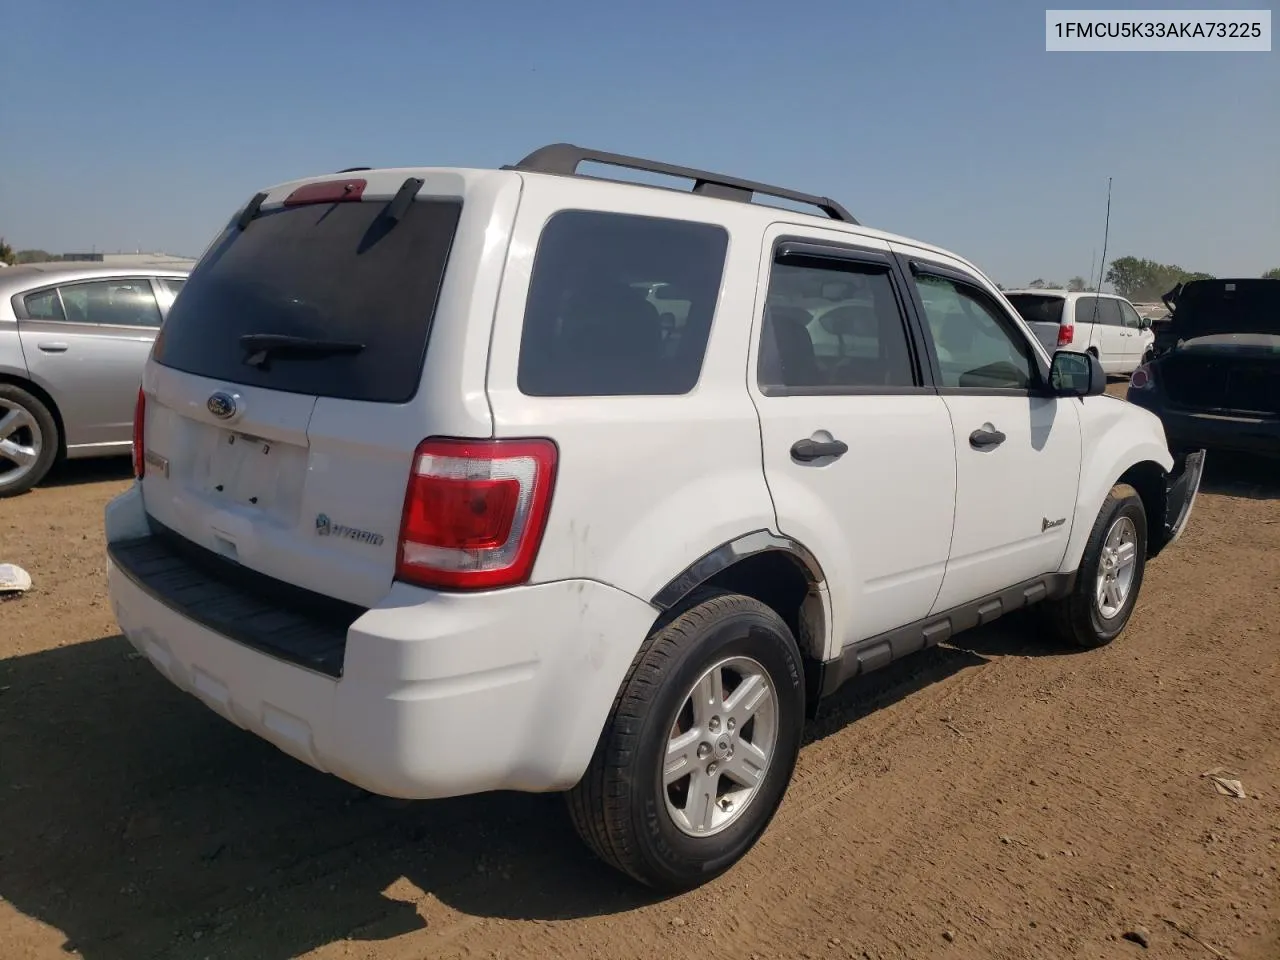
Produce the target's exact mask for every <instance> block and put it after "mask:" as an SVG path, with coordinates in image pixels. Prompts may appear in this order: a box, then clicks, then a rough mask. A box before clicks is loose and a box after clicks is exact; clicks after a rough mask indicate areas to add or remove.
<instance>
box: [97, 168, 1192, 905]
mask: <svg viewBox="0 0 1280 960" xmlns="http://www.w3.org/2000/svg"><path fill="white" fill-rule="evenodd" d="M585 161H592V162H594V163H596V164H600V165H603V166H604V167H606V168H608V167H610V166H612V167H626V168H636V169H641V170H647V171H650V172H653V173H661V174H668V175H672V176H676V177H683V178H685V179H687V180H691V181H693V184H694V186H693V189H692V190H690V191H684V190H678V189H665V188H657V187H651V186H641V185H637V184H631V183H625V182H618V181H616V180H612V181H611V180H608V179H602V178H597V177H587V176H584V175H582V174H581V173H580V172H579V166H580V164H581V163H583V162H585ZM756 196H763V197H772V198H775V199H780V200H785V201H788V202H790V203H793V204H796V205H802V204H805V205H808V206H809V207H812V208H813V213H812V214H805V213H793V212H791V211H790V210H786V209H781V208H779V207H775V206H766V205H764V204H760V203H756V202H754V199H755V197H756ZM1103 383H1104V374H1103V371H1102V369H1101V367H1100V365H1099V363H1098V361H1097V359H1096V358H1092V357H1089V356H1086V355H1084V354H1081V353H1066V352H1062V353H1058V354H1056V355H1055V356H1053V357H1050V356H1049V355H1048V354H1047V353H1046V352H1045V351H1044V349H1043V348H1042V347H1041V346H1040V344H1039V343H1038V342H1037V340H1036V339H1035V337H1034V336H1033V335H1032V334H1031V332H1030V331H1029V330H1028V328H1027V326H1026V324H1025V322H1023V321H1022V319H1021V318H1020V317H1019V316H1018V314H1017V313H1016V311H1014V310H1013V308H1012V307H1011V306H1010V304H1009V303H1008V301H1007V300H1005V299H1004V298H1003V297H1002V296H1001V294H1000V293H999V291H998V290H997V289H996V288H995V286H994V285H993V284H992V283H991V282H990V281H989V280H988V279H987V278H986V277H985V276H984V275H983V274H982V273H981V272H980V271H978V270H977V269H976V268H975V267H974V266H973V265H972V264H970V263H968V262H967V261H965V260H963V259H961V258H959V257H957V256H955V255H953V254H950V253H947V252H945V251H943V250H940V249H938V248H936V247H933V246H928V245H925V244H921V243H917V242H914V241H910V240H906V239H902V238H900V237H896V236H892V235H889V234H886V233H882V232H880V231H877V230H872V229H868V228H866V227H863V226H860V225H859V224H858V222H857V221H856V220H855V219H854V218H853V217H852V216H850V215H849V213H848V212H847V211H846V210H845V209H844V208H843V207H841V206H840V205H839V204H837V203H835V202H833V201H831V200H827V199H825V198H821V197H814V196H808V195H805V194H800V193H796V192H794V191H789V190H784V189H781V188H776V187H770V186H766V185H763V184H757V183H751V182H748V181H743V180H738V179H735V178H731V177H724V176H718V175H715V174H711V173H707V172H705V171H697V170H687V169H684V168H680V167H673V166H669V165H666V164H661V163H655V162H652V161H646V160H640V159H636V158H632V157H622V156H618V155H614V154H608V153H601V152H597V151H591V150H585V149H581V148H577V147H573V146H570V145H565V144H560V145H554V146H552V147H546V148H543V149H541V150H539V151H536V152H535V153H533V154H531V155H530V156H529V157H527V158H526V159H525V160H523V161H522V162H520V163H519V164H517V165H515V166H513V167H510V168H506V169H502V170H471V169H439V168H421V169H417V168H415V169H399V170H364V169H361V170H351V171H344V172H342V173H341V174H337V175H328V176H322V177H316V178H311V179H307V180H301V181H296V182H292V183H287V184H284V185H281V186H277V187H273V188H271V189H269V190H266V191H264V192H262V193H259V194H257V195H256V196H254V197H253V198H252V200H251V201H249V202H248V203H247V204H246V205H245V206H244V207H243V209H241V210H239V211H238V212H237V213H236V214H235V215H234V216H233V217H232V218H231V220H230V222H229V223H228V224H227V226H226V228H225V229H224V230H223V231H222V233H221V234H220V235H219V236H218V237H217V238H216V239H215V240H214V242H213V243H212V244H211V246H210V248H209V250H208V251H207V252H206V253H205V255H204V256H203V257H202V258H201V260H200V261H199V263H198V264H197V265H196V267H195V269H194V270H193V271H192V273H191V276H190V279H189V281H188V283H187V287H186V289H185V290H184V292H183V295H182V296H181V297H180V298H178V300H177V301H176V302H175V304H174V306H173V309H172V312H171V313H170V314H169V316H168V318H167V319H166V322H165V323H164V325H163V327H162V329H161V331H160V333H159V335H158V338H157V340H156V344H155V348H154V353H153V356H152V358H151V359H150V361H149V362H148V364H147V366H146V369H145V372H144V376H143V382H142V390H141V392H140V394H139V396H138V403H137V417H136V428H135V429H136V436H135V472H136V475H137V480H136V482H135V483H134V484H133V485H132V486H131V487H130V489H129V490H128V492H126V493H124V494H123V495H121V496H120V497H118V498H117V499H116V500H114V501H113V502H112V503H111V504H110V505H109V506H108V508H107V513H106V528H107V540H108V550H109V578H110V589H111V596H112V600H113V603H114V608H115V612H116V616H117V617H118V619H119V621H120V624H121V627H122V629H123V631H124V633H125V634H126V635H127V636H128V638H129V640H130V641H131V642H132V643H133V644H134V645H135V646H136V647H137V649H138V650H140V651H141V652H142V653H143V654H145V655H146V657H147V658H148V659H149V660H150V661H151V662H152V663H153V664H154V665H155V666H156V667H157V668H158V669H159V670H160V671H161V672H162V673H163V674H164V675H165V676H166V677H168V678H169V679H170V680H171V681H172V682H173V683H174V684H176V685H177V686H179V687H181V688H182V689H184V690H186V691H188V692H190V693H191V694H193V695H194V696H196V697H199V698H200V699H201V700H202V701H203V702H204V703H205V704H207V705H208V706H209V707H210V708H211V709H212V710H214V711H216V712H217V713H219V714H221V715H222V716H223V717H225V718H226V719H228V720H230V721H231V722H233V723H235V724H237V725H239V726H241V727H244V728H245V729H247V730H250V731H252V732H254V733H256V734H257V735H259V736H261V737H264V738H266V739H267V740H269V741H270V742H272V743H274V744H275V745H277V746H278V747H279V748H280V749H281V750H283V751H285V752H286V753H289V754H291V755H292V756H294V757H296V758H298V759H299V760H301V761H303V762H304V763H308V764H310V765H311V766H313V767H316V768H318V769H320V770H323V771H328V772H330V773H332V774H333V775H335V776H338V777H341V778H343V779H345V780H348V781H350V782H352V783H354V784H357V785H359V786H361V787H363V788H365V789H367V790H370V791H373V792H376V793H379V794H385V795H391V796H396V797H408V798H432V797H444V796H456V795H460V794H469V793H476V792H480V791H487V790H496V789H509V790H521V791H564V792H566V793H567V795H568V799H569V810H570V812H571V815H572V818H573V820H574V822H575V823H576V825H577V828H578V830H579V832H580V834H581V835H582V837H583V839H584V840H585V841H586V842H587V843H588V844H589V845H590V847H591V848H592V849H593V850H594V851H595V852H596V853H597V854H598V855H599V856H600V857H602V858H603V859H604V860H605V861H607V862H609V863H611V864H612V865H614V866H615V867H617V868H619V869H621V870H623V871H625V872H626V873H628V874H629V875H631V876H632V877H634V878H636V879H638V880H640V881H642V882H645V883H648V884H651V885H654V886H657V887H661V888H666V889H680V888H687V887H691V886H695V885H697V884H699V883H701V882H704V881H705V880H707V879H709V878H711V877H714V876H716V875H717V874H718V873H721V872H722V871H724V870H726V869H728V868H729V867H730V866H731V865H732V864H733V863H734V862H736V861H737V859H738V858H740V857H741V856H742V855H743V854H744V853H745V852H746V851H747V850H748V849H749V848H750V847H751V845H752V844H753V843H754V842H755V841H756V839H757V838H758V837H759V836H760V834H761V833H762V832H763V831H764V830H765V829H766V827H767V826H768V824H769V821H770V819H771V817H772V816H773V814H774V811H775V810H776V809H777V806H778V804H779V802H780V801H781V799H782V796H783V793H784V791H785V789H786V787H787V783H788V781H789V779H790V778H791V774H792V769H793V766H794V764H795V761H796V755H797V752H798V751H799V748H800V742H801V730H802V726H803V723H804V720H805V717H806V714H807V712H810V711H812V709H813V708H814V706H815V704H816V703H818V701H819V700H820V699H821V698H822V697H824V696H826V695H828V694H830V693H832V692H833V691H834V690H836V689H837V688H838V687H839V686H840V685H841V684H842V683H843V682H844V681H846V680H848V679H850V678H852V677H855V676H858V675H861V674H863V673H866V672H868V671H871V670H875V669H877V668H879V667H882V666H884V665H885V664H887V663H889V662H890V661H892V660H894V659H896V658H898V657H901V656H903V655H905V654H908V653H911V652H913V651H916V650H920V649H922V648H925V647H929V646H932V645H933V644H936V643H938V642H939V641H942V640H945V639H947V638H948V637H950V636H951V635H953V634H954V633H956V632H958V631H961V630H964V629H967V628H969V627H972V626H974V625H976V624H978V623H983V622H987V621H989V620H991V619H993V618H995V617H997V616H1000V615H1001V614H1003V613H1006V612H1008V611H1010V610H1013V609H1016V608H1020V607H1024V606H1027V605H1030V604H1037V605H1038V606H1039V608H1040V609H1041V610H1043V611H1044V613H1045V617H1044V623H1045V625H1046V631H1047V632H1050V633H1052V634H1053V635H1055V636H1057V637H1060V638H1062V639H1063V640H1065V641H1067V642H1070V643H1074V644H1078V645H1083V646H1086V647H1094V646H1099V645H1101V644H1105V643H1108V642H1109V641H1111V640H1112V639H1113V638H1115V637H1116V636H1117V635H1118V634H1119V633H1120V632H1121V630H1122V629H1123V628H1124V626H1125V624H1126V622H1127V621H1128V619H1129V616H1130V614H1131V612H1132V611H1133V608H1134V604H1135V603H1136V602H1137V600H1138V596H1139V591H1140V589H1141V586H1142V577H1143V570H1144V566H1145V564H1146V562H1147V560H1148V559H1149V558H1151V557H1153V556H1155V555H1156V554H1158V553H1159V552H1160V551H1161V550H1163V549H1165V548H1166V547H1167V546H1168V545H1169V544H1170V543H1172V542H1173V541H1174V540H1175V539H1176V538H1177V537H1178V536H1179V535H1180V533H1181V531H1182V530H1183V528H1184V526H1185V524H1186V522H1187V517H1188V515H1189V513H1190V511H1191V508H1192V504H1193V501H1194V498H1195V493H1196V490H1197V488H1198V485H1199V478H1200V469H1201V463H1202V454H1201V453H1199V452H1192V453H1190V454H1187V455H1185V456H1182V457H1180V458H1178V459H1175V458H1174V457H1173V456H1171V455H1170V452H1169V450H1168V447H1167V444H1166V441H1165V436H1164V433H1163V431H1162V428H1161V426H1160V422H1159V420H1158V419H1157V418H1156V417H1154V416H1153V415H1151V414H1150V413H1148V412H1146V411H1144V410H1141V409H1139V408H1137V407H1134V406H1132V405H1130V404H1127V403H1125V402H1123V401H1121V400H1118V399H1113V398H1111V397H1108V396H1104V395H1101V392H1102V389H1103Z"/></svg>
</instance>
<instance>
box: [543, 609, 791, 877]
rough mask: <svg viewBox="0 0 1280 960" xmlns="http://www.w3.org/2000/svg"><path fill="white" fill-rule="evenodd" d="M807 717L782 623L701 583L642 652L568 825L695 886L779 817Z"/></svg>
mask: <svg viewBox="0 0 1280 960" xmlns="http://www.w3.org/2000/svg"><path fill="white" fill-rule="evenodd" d="M803 728H804V670H803V666H802V663H801V660H800V651H799V649H798V648H797V646H796V642H795V638H794V637H793V636H792V635H791V631H790V630H789V629H788V628H787V625H786V624H785V623H783V621H782V619H781V618H780V617H779V616H778V615H777V614H776V613H775V612H774V611H773V610H771V609H770V608H769V607H766V606H765V605H764V604H762V603H760V602H759V601H757V600H754V599H752V598H750V597H746V596H742V595H740V594H733V593H721V592H714V593H713V592H707V593H701V594H699V595H698V596H696V597H695V598H694V600H693V605H692V606H690V607H689V608H688V609H687V610H685V611H684V612H683V613H681V614H680V615H679V616H677V617H676V618H675V619H673V620H671V621H670V622H669V623H667V624H666V625H664V626H662V627H660V628H659V629H658V630H657V631H655V632H654V633H653V634H651V635H650V637H649V638H648V639H647V640H646V641H645V643H644V645H643V646H642V647H641V649H640V652H639V653H638V654H637V655H636V659H635V661H634V663H633V664H632V667H631V672H630V673H629V675H628V676H627V678H626V680H625V681H624V682H623V685H622V689H621V691H620V692H619V694H618V697H617V699H616V701H615V703H614V708H613V712H612V714H611V716H610V718H609V721H608V723H607V725H606V726H605V729H604V732H603V733H602V734H601V736H600V741H599V744H598V745H597V747H596V752H595V756H594V757H593V758H592V760H591V764H590V766H589V767H588V768H587V772H586V774H585V775H584V776H583V778H582V780H581V782H579V784H578V785H577V786H576V787H574V788H573V790H572V791H570V793H569V795H568V802H569V812H570V815H571V817H572V819H573V822H574V826H575V827H576V828H577V830H578V833H579V835H580V836H581V837H582V839H583V840H584V841H585V842H586V843H587V845H588V846H589V847H590V848H591V849H592V850H593V851H594V852H595V854H596V855H597V856H598V857H600V859H601V860H603V861H605V862H606V863H608V864H610V865H611V866H613V867H615V868H616V869H618V870H621V871H622V872H624V873H626V874H629V875H630V876H631V877H633V878H635V879H636V880H638V881H640V882H641V883H644V884H646V885H648V886H651V887H654V888H656V889H660V890H664V891H669V892H676V891H681V890H688V889H691V888H693V887H696V886H699V885H701V884H703V883H706V882H708V881H709V880H712V879H713V878H715V877H717V876H719V875H720V874H722V873H724V872H725V871H726V870H728V869H729V868H730V867H732V866H733V865H734V864H735V863H736V862H737V861H738V860H739V859H741V858H742V857H743V856H744V855H745V854H746V852H747V851H748V850H750V849H751V847H752V846H753V845H754V844H755V842H756V840H758V839H759V837H760V835H761V834H762V833H763V832H764V830H765V828H766V827H767V826H768V825H769V822H770V821H771V820H772V819H773V815H774V813H775V812H776V811H777V809H778V805H779V804H780V803H781V802H782V797H783V794H784V793H785V792H786V789H787V785H788V784H789V783H790V781H791V774H792V772H793V770H794V769H795V763H796V757H797V756H798V754H799V752H800V740H801V736H802V733H803Z"/></svg>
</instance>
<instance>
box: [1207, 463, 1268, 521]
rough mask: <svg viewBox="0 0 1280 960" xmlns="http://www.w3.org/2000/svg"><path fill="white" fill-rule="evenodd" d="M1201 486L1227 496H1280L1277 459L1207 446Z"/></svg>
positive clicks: (1252, 497)
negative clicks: (1208, 448)
mask: <svg viewBox="0 0 1280 960" xmlns="http://www.w3.org/2000/svg"><path fill="white" fill-rule="evenodd" d="M1200 490H1201V492H1203V493H1216V494H1221V495H1222V496H1227V497H1247V498H1248V499H1251V500H1280V460H1268V459H1266V458H1264V457H1254V456H1249V455H1247V454H1242V453H1226V452H1222V451H1218V450H1210V451H1209V452H1208V454H1207V455H1206V456H1205V461H1204V476H1203V477H1202V478H1201V479H1200ZM1194 520H1195V515H1194V514H1192V521H1193V522H1194Z"/></svg>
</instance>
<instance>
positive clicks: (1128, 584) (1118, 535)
mask: <svg viewBox="0 0 1280 960" xmlns="http://www.w3.org/2000/svg"><path fill="white" fill-rule="evenodd" d="M1137 568H1138V529H1137V527H1135V526H1134V525H1133V521H1132V520H1130V519H1129V518H1128V517H1121V518H1120V519H1118V520H1117V521H1116V522H1115V523H1113V524H1112V525H1111V529H1110V530H1108V531H1107V537H1106V539H1105V540H1103V542H1102V556H1101V558H1100V559H1099V561H1098V579H1097V583H1096V584H1095V588H1094V597H1095V599H1096V600H1097V603H1098V613H1099V614H1101V615H1102V617H1103V619H1106V620H1111V619H1113V618H1114V617H1116V616H1117V615H1118V614H1119V613H1120V611H1121V610H1123V609H1124V605H1125V602H1126V601H1127V600H1128V599H1129V593H1130V591H1132V590H1133V580H1134V575H1135V574H1136V573H1137Z"/></svg>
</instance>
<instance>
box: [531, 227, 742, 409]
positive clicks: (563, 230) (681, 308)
mask: <svg viewBox="0 0 1280 960" xmlns="http://www.w3.org/2000/svg"><path fill="white" fill-rule="evenodd" d="M728 245H729V237H728V234H727V233H726V232H725V230H724V229H723V228H722V227H716V226H712V225H710V224H705V223H691V222H687V221H683V220H667V219H660V218H657V217H642V216H633V215H628V214H618V213H601V212H598V211H587V210H566V211H563V212H561V213H558V214H556V215H555V216H553V217H552V218H551V219H550V220H549V221H548V222H547V225H546V226H545V227H544V228H543V231H542V238H541V239H540V240H539V241H538V252H537V255H536V257H535V258H534V264H533V276H532V278H531V279H530V281H529V298H528V302H527V304H526V306H525V315H524V329H523V332H522V334H521V337H520V359H519V366H518V371H517V384H518V386H519V388H520V392H521V393H524V394H526V395H528V396H533V397H598V396H659V395H667V396H671V395H679V394H684V393H688V392H689V391H690V390H692V389H693V388H694V385H695V384H697V382H698V377H699V375H700V374H701V372H702V360H703V355H704V354H705V353H706V349H707V338H708V337H709V336H710V333H711V321H712V318H713V317H714V315H715V309H716V299H717V297H718V295H719V291H720V279H721V276H722V274H723V273H724V258H725V252H726V250H727V249H728Z"/></svg>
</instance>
